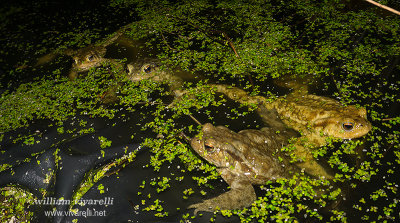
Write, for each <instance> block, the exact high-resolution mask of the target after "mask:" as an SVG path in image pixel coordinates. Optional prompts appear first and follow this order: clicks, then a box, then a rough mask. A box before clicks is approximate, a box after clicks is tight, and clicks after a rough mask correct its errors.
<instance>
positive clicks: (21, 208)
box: [0, 186, 35, 222]
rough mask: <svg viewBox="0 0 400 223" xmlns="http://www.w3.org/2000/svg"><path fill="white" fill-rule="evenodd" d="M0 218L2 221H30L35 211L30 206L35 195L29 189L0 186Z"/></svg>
mask: <svg viewBox="0 0 400 223" xmlns="http://www.w3.org/2000/svg"><path fill="white" fill-rule="evenodd" d="M0 192H1V193H0V210H1V211H0V220H1V221H2V222H15V221H18V222H30V219H31V218H32V216H33V212H32V211H29V210H28V208H29V206H30V205H31V204H33V203H34V199H35V197H34V196H33V195H32V194H31V193H30V192H28V191H26V190H24V189H21V188H18V187H14V186H6V187H3V188H0Z"/></svg>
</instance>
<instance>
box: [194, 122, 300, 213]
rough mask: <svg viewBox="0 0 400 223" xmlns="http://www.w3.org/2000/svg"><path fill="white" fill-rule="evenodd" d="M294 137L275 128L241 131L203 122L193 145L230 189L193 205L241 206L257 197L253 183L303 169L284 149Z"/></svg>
mask: <svg viewBox="0 0 400 223" xmlns="http://www.w3.org/2000/svg"><path fill="white" fill-rule="evenodd" d="M291 136H292V133H290V132H285V131H283V132H281V133H277V132H276V129H275V128H266V127H265V128H262V129H261V130H255V129H246V130H242V131H240V132H238V133H236V132H233V131H231V130H230V129H228V128H226V127H224V126H213V125H212V124H210V123H207V124H205V125H203V128H202V134H200V136H198V137H194V138H192V140H191V146H192V148H193V149H194V150H195V151H196V152H197V153H198V154H199V155H200V156H201V157H203V158H204V159H205V160H207V161H208V162H210V163H212V164H214V165H215V166H216V167H217V168H218V172H219V173H220V174H221V177H222V178H223V179H224V180H225V181H226V182H227V183H228V184H229V186H230V191H228V192H226V193H224V194H221V195H219V196H217V197H215V198H211V199H209V200H205V201H203V202H201V203H197V204H193V205H190V206H189V208H195V214H196V213H197V212H198V211H214V210H215V209H216V207H219V208H220V209H230V210H232V209H239V208H244V207H247V206H250V205H251V203H253V202H254V201H255V200H256V194H255V192H254V188H253V186H252V185H253V184H264V183H266V182H267V181H269V180H276V179H278V178H290V177H291V176H292V175H293V174H294V173H295V172H299V171H300V170H299V169H298V168H296V167H295V166H293V165H292V164H290V162H289V161H288V159H287V158H286V157H285V155H284V154H281V153H280V148H281V147H282V146H283V145H285V144H286V143H287V142H288V138H290V137H291Z"/></svg>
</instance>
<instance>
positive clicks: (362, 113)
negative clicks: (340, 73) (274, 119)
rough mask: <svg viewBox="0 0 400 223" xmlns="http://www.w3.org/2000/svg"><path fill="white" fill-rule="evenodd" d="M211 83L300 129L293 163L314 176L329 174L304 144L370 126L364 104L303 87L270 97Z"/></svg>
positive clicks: (348, 136)
mask: <svg viewBox="0 0 400 223" xmlns="http://www.w3.org/2000/svg"><path fill="white" fill-rule="evenodd" d="M212 87H214V89H216V91H217V92H221V93H223V94H225V95H227V96H228V97H229V98H231V99H233V100H236V101H239V102H240V103H244V104H256V105H262V107H265V108H267V109H275V110H276V111H277V112H278V114H279V117H280V118H281V119H282V120H283V122H284V123H285V124H286V125H287V126H289V127H290V128H293V129H295V130H297V131H299V132H301V134H302V137H299V138H298V139H297V140H296V142H295V148H296V149H295V150H294V151H293V152H294V154H295V155H296V156H297V157H299V158H301V159H302V160H303V161H304V162H299V163H297V165H298V166H299V167H301V168H304V169H305V171H306V172H308V173H309V174H311V175H314V176H318V175H322V176H325V177H328V178H331V177H332V176H330V175H329V174H328V173H326V171H325V169H324V168H323V167H322V166H320V167H318V165H316V160H315V159H314V157H313V155H312V152H311V151H310V149H307V148H305V145H307V146H312V147H320V146H323V145H325V144H326V139H327V138H328V137H334V138H340V139H352V138H359V137H361V136H364V135H366V134H367V133H368V132H369V131H370V130H371V123H370V122H369V121H368V120H367V114H366V110H365V109H364V108H356V107H355V106H352V105H348V106H344V105H342V104H341V103H340V102H338V101H336V100H334V99H331V98H327V97H322V96H317V95H312V94H307V93H306V92H307V91H303V92H302V93H299V91H296V92H295V93H291V94H289V95H287V96H286V97H279V98H277V99H275V100H270V99H267V98H265V97H262V96H251V95H249V94H247V92H245V91H244V90H242V89H239V88H236V87H231V86H228V85H212ZM304 142H305V143H304Z"/></svg>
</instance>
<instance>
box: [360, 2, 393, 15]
mask: <svg viewBox="0 0 400 223" xmlns="http://www.w3.org/2000/svg"><path fill="white" fill-rule="evenodd" d="M365 1H367V2H369V3H371V4H373V5H376V6H378V7H380V8H383V9H385V10H388V11H389V12H393V13H394V14H397V15H400V12H399V11H397V10H395V9H392V8H390V7H387V6H386V5H382V4H379V3H378V2H375V1H372V0H365Z"/></svg>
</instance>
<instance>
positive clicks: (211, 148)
mask: <svg viewBox="0 0 400 223" xmlns="http://www.w3.org/2000/svg"><path fill="white" fill-rule="evenodd" d="M204 149H205V150H206V151H207V152H209V153H213V152H214V146H210V145H207V144H205V145H204Z"/></svg>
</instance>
